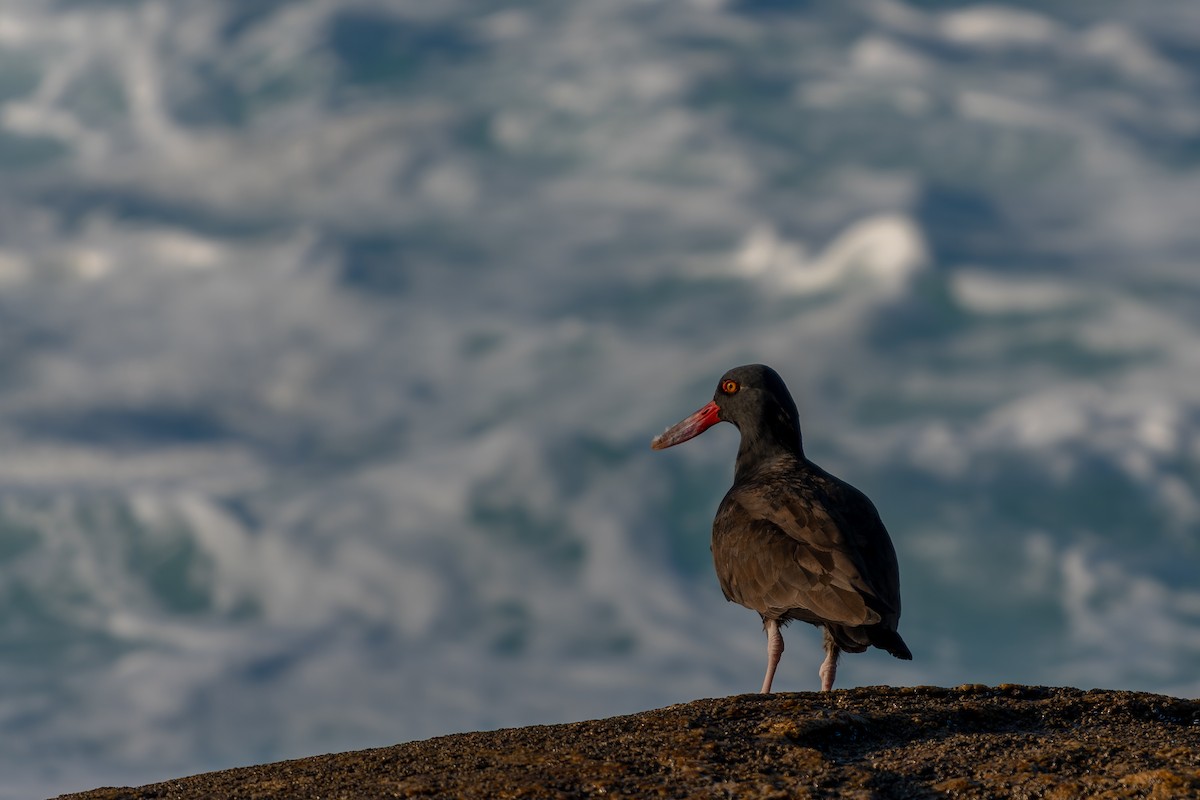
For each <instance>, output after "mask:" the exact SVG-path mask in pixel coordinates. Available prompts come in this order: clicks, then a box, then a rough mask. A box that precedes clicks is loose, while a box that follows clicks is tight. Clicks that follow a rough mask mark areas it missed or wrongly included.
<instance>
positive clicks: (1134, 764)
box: [64, 685, 1200, 800]
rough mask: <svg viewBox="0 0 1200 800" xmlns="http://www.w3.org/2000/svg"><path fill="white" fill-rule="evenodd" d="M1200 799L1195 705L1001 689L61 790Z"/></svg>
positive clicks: (808, 701) (229, 795)
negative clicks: (125, 786)
mask: <svg viewBox="0 0 1200 800" xmlns="http://www.w3.org/2000/svg"><path fill="white" fill-rule="evenodd" d="M599 796H605V797H611V796H617V797H639V798H640V797H680V798H684V797H718V798H726V797H727V798H808V797H812V798H823V797H839V798H840V797H846V798H876V797H878V798H892V797H896V798H901V797H903V798H926V797H930V798H932V797H947V798H959V797H961V798H994V797H1006V798H1064V800H1065V799H1066V798H1071V799H1072V800H1074V798H1081V797H1089V798H1127V797H1147V798H1164V799H1165V798H1171V799H1172V800H1175V799H1176V798H1200V701H1197V700H1182V699H1179V698H1173V697H1164V696H1161V695H1153V694H1142V693H1137V692H1118V691H1103V690H1092V691H1086V692H1085V691H1082V690H1079V689H1052V688H1045V687H1027V686H1012V685H1003V686H998V687H987V686H960V687H958V688H955V689H941V688H935V687H916V688H887V687H867V688H860V689H849V690H838V691H834V692H831V693H828V694H815V693H802V694H775V695H769V696H763V695H741V696H737V697H728V698H722V699H715V700H697V701H695V702H692V703H686V704H683V705H678V706H672V707H670V708H663V709H658V710H655V711H645V712H643V713H640V714H633V715H630V716H625V717H613V718H611V719H603V720H593V721H589V722H577V723H571V724H566V725H540V726H533V727H528V728H514V729H509V730H500V731H492V732H486V733H464V734H456V735H453V736H442V737H439V738H436V739H428V740H426V741H421V742H410V743H408V744H400V745H395V746H393V747H384V748H379V749H375V750H363V751H360V752H354V753H342V754H337V755H325V756H314V757H312V758H305V759H299V760H296V761H284V762H280V763H277V764H266V765H262V766H257V767H245V768H241V769H231V770H226V771H222V772H212V773H208V774H205V775H196V776H193V777H190V778H180V779H178V780H173V781H167V782H165V783H159V784H154V785H151V786H143V787H141V788H138V789H96V790H93V791H90V792H84V793H82V794H74V795H64V797H69V798H73V800H101V799H102V798H103V799H104V800H115V798H181V799H182V798H210V797H211V798H222V799H223V800H235V799H238V798H245V799H246V800H250V799H251V798H300V797H304V798H316V797H320V798H385V797H454V798H575V797H599Z"/></svg>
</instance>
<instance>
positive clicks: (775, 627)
mask: <svg viewBox="0 0 1200 800" xmlns="http://www.w3.org/2000/svg"><path fill="white" fill-rule="evenodd" d="M763 630H765V631H766V632H767V674H766V677H764V678H763V685H762V693H763V694H770V693H771V682H772V681H773V680H775V667H777V666H778V665H779V657H780V656H782V655H783V634H781V633H780V632H779V623H778V622H776V621H775V620H773V619H765V620H763Z"/></svg>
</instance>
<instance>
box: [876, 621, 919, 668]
mask: <svg viewBox="0 0 1200 800" xmlns="http://www.w3.org/2000/svg"><path fill="white" fill-rule="evenodd" d="M871 644H873V645H875V646H876V647H878V648H880V649H883V650H887V651H888V652H889V653H891V654H892V655H894V656H895V657H896V658H902V659H904V660H905V661H912V651H911V650H909V649H908V645H906V644H905V643H904V640H903V639H901V638H900V634H898V633H896V632H895V631H893V630H889V629H888V628H884V627H883V626H879V627H877V628H873V629H872V630H871Z"/></svg>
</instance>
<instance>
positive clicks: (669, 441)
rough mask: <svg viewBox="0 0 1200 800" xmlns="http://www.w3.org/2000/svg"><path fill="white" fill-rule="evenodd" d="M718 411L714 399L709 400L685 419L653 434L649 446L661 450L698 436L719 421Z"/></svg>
mask: <svg viewBox="0 0 1200 800" xmlns="http://www.w3.org/2000/svg"><path fill="white" fill-rule="evenodd" d="M720 411H721V410H720V409H719V408H717V404H716V402H715V401H713V402H710V403H709V404H708V405H706V406H705V407H704V408H702V409H700V410H699V411H697V412H696V413H695V414H692V415H691V416H690V417H688V418H687V419H685V420H683V421H681V422H678V423H676V424H674V425H672V426H671V427H669V428H667V429H666V430H665V431H663V432H662V433H660V434H659V435H658V436H655V437H654V440H653V441H651V442H650V447H652V448H653V449H655V450H663V449H666V448H668V447H673V446H674V445H677V444H679V443H680V442H686V441H687V440H688V439H693V438H695V437H697V436H699V435H700V434H702V433H704V432H705V431H706V430H708V429H709V428H711V427H712V426H713V425H716V424H717V423H718V422H720V421H721V418H720V417H719V416H717V415H718V414H719V413H720Z"/></svg>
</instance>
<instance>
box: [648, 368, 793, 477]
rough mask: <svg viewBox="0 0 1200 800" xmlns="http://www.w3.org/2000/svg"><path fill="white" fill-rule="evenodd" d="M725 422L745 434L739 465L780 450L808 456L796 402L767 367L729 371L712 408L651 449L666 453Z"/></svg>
mask: <svg viewBox="0 0 1200 800" xmlns="http://www.w3.org/2000/svg"><path fill="white" fill-rule="evenodd" d="M721 421H724V422H732V423H733V424H734V425H736V426H737V428H738V430H740V431H741V432H742V444H741V447H740V448H739V450H738V463H739V464H742V463H743V462H749V461H754V460H757V459H761V458H766V457H769V456H770V455H771V454H773V453H777V452H780V451H784V452H790V453H794V454H795V455H798V456H803V454H804V449H803V445H802V443H801V439H800V414H799V413H798V412H797V411H796V403H795V401H794V400H792V395H791V393H790V392H789V391H788V389H787V386H786V385H785V384H784V382H783V378H780V377H779V373H777V372H776V371H775V370H773V369H771V368H770V367H768V366H765V365H763V364H747V365H746V366H743V367H734V368H733V369H731V370H729V371H728V372H726V373H725V374H724V375H722V376H721V380H720V381H718V382H717V391H716V393H715V394H714V395H713V399H712V402H711V403H709V404H708V405H706V406H704V408H702V409H700V410H699V411H697V412H696V413H695V414H692V415H691V416H690V417H688V418H687V419H684V420H683V421H681V422H680V423H678V424H677V425H674V426H672V427H671V428H668V429H667V430H666V431H664V432H663V433H661V434H660V435H659V436H657V437H656V438H655V439H654V441H653V442H651V443H650V446H651V447H653V448H654V449H655V450H662V449H663V448H666V447H671V446H672V445H676V444H679V443H680V442H686V441H687V440H688V439H691V438H693V437H695V436H698V435H700V434H701V433H703V432H704V431H705V430H707V429H708V428H710V427H712V426H713V425H715V424H716V423H718V422H721Z"/></svg>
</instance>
